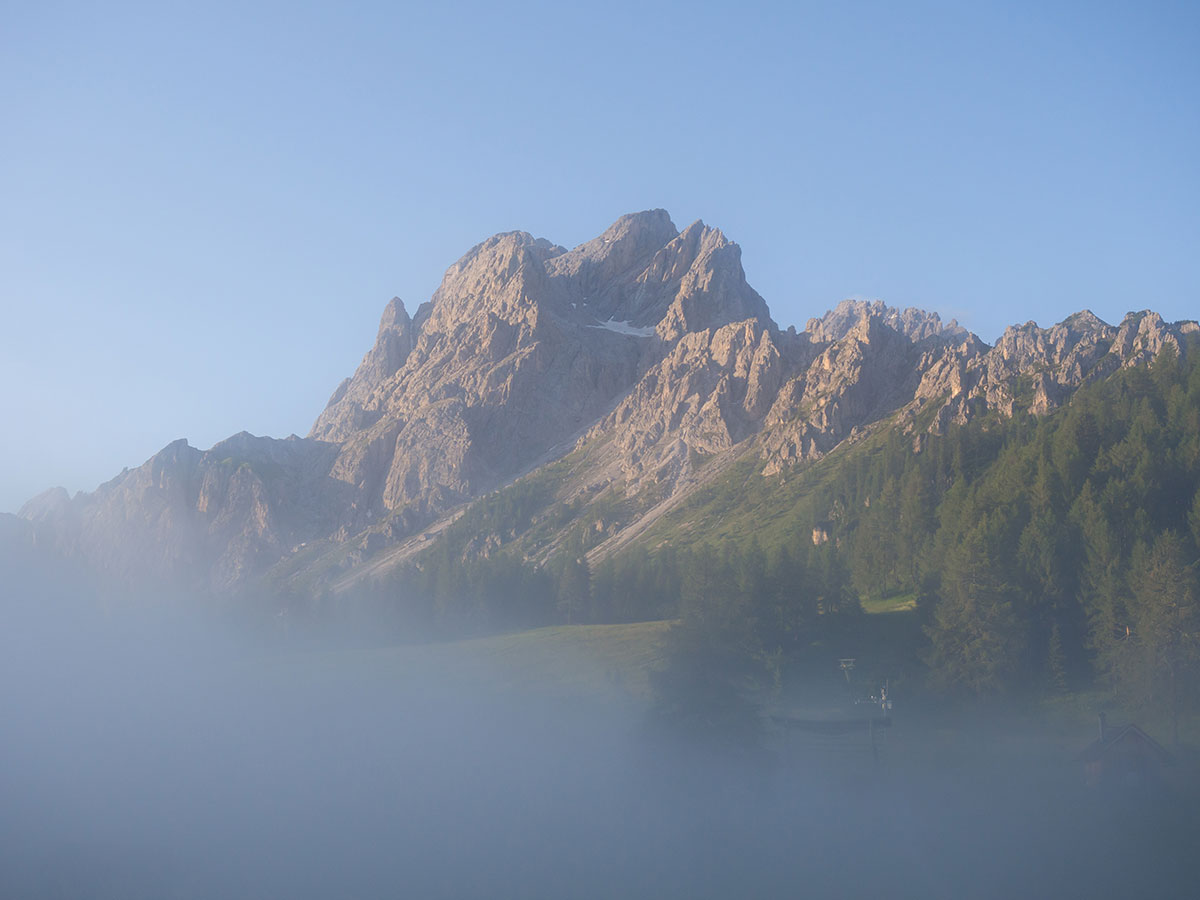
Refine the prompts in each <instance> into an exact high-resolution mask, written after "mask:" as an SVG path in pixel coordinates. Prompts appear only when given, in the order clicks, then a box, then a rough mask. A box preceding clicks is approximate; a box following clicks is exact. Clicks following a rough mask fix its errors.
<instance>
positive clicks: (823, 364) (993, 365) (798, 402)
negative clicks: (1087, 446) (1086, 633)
mask: <svg viewBox="0 0 1200 900" xmlns="http://www.w3.org/2000/svg"><path fill="white" fill-rule="evenodd" d="M1198 334H1200V329H1198V328H1197V325H1196V323H1194V322H1184V323H1174V324H1169V323H1166V322H1164V321H1163V320H1162V319H1161V317H1159V316H1158V315H1157V314H1155V313H1151V312H1141V313H1130V314H1129V315H1128V316H1127V317H1126V318H1125V320H1124V321H1123V322H1122V323H1121V324H1120V325H1119V326H1116V327H1114V326H1110V325H1107V324H1105V323H1104V322H1102V321H1100V320H1099V319H1098V318H1097V317H1096V316H1094V315H1092V314H1091V313H1090V312H1086V311H1085V312H1081V313H1077V314H1076V315H1074V316H1071V317H1070V318H1068V319H1067V320H1066V321H1064V322H1062V323H1060V324H1058V325H1055V326H1053V327H1051V328H1048V329H1042V328H1039V327H1037V326H1036V325H1035V324H1034V323H1032V322H1030V323H1027V324H1025V325H1022V326H1014V327H1012V328H1010V329H1008V330H1007V331H1006V332H1005V333H1004V335H1003V336H1002V337H1001V338H1000V340H999V341H998V342H997V344H996V346H995V347H991V348H989V347H988V346H987V345H985V344H984V343H983V342H982V341H980V340H979V338H977V337H976V336H975V335H973V334H971V333H969V332H968V331H966V330H965V329H963V328H961V327H960V326H959V325H958V324H957V323H956V322H953V321H952V322H950V323H948V324H946V323H943V322H942V321H941V319H940V318H939V317H938V316H937V315H936V314H932V313H927V312H923V311H921V310H916V309H905V310H897V309H893V308H890V307H888V306H886V305H884V304H883V303H880V302H863V301H849V300H848V301H845V302H843V303H841V304H839V305H838V306H837V307H836V308H835V309H833V310H830V311H828V312H826V313H825V314H824V315H823V316H821V317H819V318H813V319H810V320H809V322H808V324H807V327H806V328H805V330H804V331H802V332H799V333H797V332H796V331H795V329H788V330H787V331H781V330H780V329H779V328H778V327H777V326H776V324H775V323H774V322H773V321H772V320H771V317H770V313H769V311H768V309H767V305H766V303H765V302H764V300H763V299H762V297H760V296H759V295H758V294H757V293H756V292H755V291H754V290H753V289H752V288H751V287H750V286H749V285H748V284H747V283H746V277H745V273H744V272H743V270H742V265H741V251H740V248H739V247H738V246H737V244H734V243H732V242H730V241H729V240H728V239H727V238H726V237H725V236H724V235H723V234H722V233H721V232H720V231H719V230H717V229H714V228H710V227H708V226H706V225H705V224H704V223H702V222H695V223H693V224H692V225H689V226H688V227H687V228H685V229H684V230H683V231H682V232H679V231H678V230H677V229H676V228H675V226H674V224H673V223H672V222H671V219H670V217H669V216H668V215H667V213H666V212H664V211H663V210H652V211H647V212H642V213H636V214H633V215H628V216H623V217H622V218H620V219H618V220H617V221H616V222H615V223H613V225H612V226H611V227H610V228H608V229H607V230H606V231H605V232H604V233H603V234H601V235H600V236H599V237H597V238H595V239H594V240H591V241H588V242H587V243H584V244H581V245H580V246H578V247H576V248H574V249H572V250H568V249H566V248H564V247H561V246H558V245H556V244H553V243H551V242H550V241H547V240H544V239H540V238H535V237H533V236H531V235H529V234H526V233H524V232H508V233H504V234H497V235H494V236H493V237H491V238H488V239H487V240H485V241H483V242H482V243H480V244H478V245H477V246H475V247H473V248H472V249H471V250H470V251H468V252H467V253H466V254H465V255H464V256H463V257H462V258H461V259H460V260H459V261H458V262H456V263H455V264H454V265H452V266H451V267H450V268H449V269H448V270H447V271H446V275H445V277H444V278H443V280H442V283H441V286H440V287H439V288H438V290H437V291H436V292H435V293H434V295H433V297H432V298H431V300H430V301H429V302H427V303H423V304H421V306H420V307H419V308H418V309H417V311H416V313H415V315H413V316H411V317H410V315H409V313H408V311H407V310H406V308H405V306H404V304H403V303H402V302H401V301H400V300H399V299H393V300H392V301H391V302H390V303H388V304H387V306H386V308H385V309H384V312H383V316H382V319H381V321H380V325H379V331H378V334H377V336H376V339H375V343H374V346H373V347H372V348H371V349H370V350H369V351H368V352H367V354H366V355H365V356H364V357H363V360H362V363H361V364H360V365H359V367H358V369H357V371H356V372H355V373H354V374H353V376H352V377H350V378H348V379H346V380H345V381H344V382H342V384H341V385H339V386H338V388H337V390H336V391H334V393H333V396H332V397H331V398H330V400H329V403H328V405H327V406H326V407H325V409H324V410H323V411H322V412H321V414H320V415H319V416H318V418H317V420H316V422H315V423H314V425H313V428H312V431H311V433H310V435H309V436H308V437H307V438H297V437H295V436H293V437H291V438H288V439H287V440H273V439H270V438H260V437H254V436H252V435H249V434H245V433H242V434H239V435H235V436H234V437H232V438H229V439H228V440H226V441H222V442H221V443H220V444H217V445H216V446H214V447H213V448H211V449H210V450H208V451H201V450H197V449H195V448H193V447H190V446H188V445H187V443H186V442H185V441H176V442H175V443H173V444H170V445H169V446H167V447H166V448H165V449H164V450H162V451H161V452H160V453H158V454H156V455H155V456H154V457H153V458H152V459H150V460H149V461H147V462H146V463H145V464H144V465H142V466H140V467H139V468H137V469H134V470H132V471H126V472H123V473H122V474H121V475H119V476H117V477H116V478H115V479H113V480H112V481H110V482H108V483H107V484H105V485H102V486H101V487H100V488H99V489H97V490H96V491H95V492H94V493H92V494H81V495H77V496H76V497H74V498H72V497H68V496H67V494H66V493H65V492H64V491H62V490H61V489H60V490H56V491H50V492H47V493H45V494H43V495H41V496H40V497H37V498H35V499H34V500H31V501H30V502H29V503H28V504H27V505H26V506H25V507H24V509H22V511H21V514H20V520H13V522H8V523H0V524H4V526H5V530H4V532H3V533H0V539H3V541H4V543H5V546H11V547H19V546H23V545H24V544H23V543H22V542H27V543H29V544H30V545H36V546H37V547H39V548H43V549H44V548H50V549H51V550H52V551H53V552H54V553H56V554H58V556H59V557H62V558H66V559H70V560H73V561H75V562H77V563H79V564H82V565H84V566H87V567H90V568H91V569H92V570H93V571H101V572H104V573H106V574H107V575H109V576H110V577H111V578H113V579H114V580H115V581H117V582H119V583H140V584H147V585H149V584H171V585H179V584H181V583H182V584H186V585H190V586H193V587H197V588H199V589H203V590H208V591H212V590H215V591H218V592H229V591H236V590H238V589H241V588H245V587H247V586H250V585H253V584H254V583H255V579H257V578H259V577H260V576H261V575H262V574H263V573H264V572H265V571H266V570H267V569H269V568H270V567H271V566H273V565H275V564H276V563H278V562H280V561H281V560H297V559H302V558H305V557H304V554H305V553H306V552H307V551H305V549H304V548H305V546H306V545H308V544H310V543H312V542H315V543H319V544H320V545H321V546H322V547H337V546H339V545H344V546H347V547H353V548H354V549H353V552H352V553H350V554H348V555H347V556H346V557H345V559H344V561H343V564H345V565H353V564H354V563H355V562H358V561H362V560H363V559H365V558H366V557H367V556H369V555H370V554H372V553H374V552H377V551H378V550H380V549H381V548H382V547H386V546H387V545H389V544H391V543H393V542H395V541H397V540H399V539H402V538H404V537H405V536H406V535H410V534H412V533H413V532H414V531H415V530H416V529H420V528H423V527H425V525H426V524H427V523H429V522H430V521H432V520H433V519H436V518H437V517H438V516H439V515H441V514H442V513H445V512H447V511H448V510H451V509H452V508H453V507H455V506H457V505H458V504H461V503H463V502H465V501H469V500H471V499H472V498H474V497H477V496H479V495H480V494H481V493H484V492H486V491H489V490H492V489H494V488H496V487H499V486H501V485H504V484H506V483H508V482H510V481H511V480H513V479H514V478H515V477H517V476H519V475H521V474H522V473H524V472H527V471H530V470H532V469H534V468H536V467H537V466H539V465H541V464H543V463H546V462H549V461H551V460H554V459H556V458H559V457H560V456H562V455H564V454H566V453H568V452H570V451H571V450H572V449H574V448H580V449H586V450H587V458H588V459H589V464H588V467H589V468H590V469H591V470H592V474H591V475H589V476H588V477H592V478H594V479H595V480H596V482H597V483H604V484H609V483H612V482H613V481H614V480H621V481H622V482H623V483H624V485H625V488H626V489H627V490H629V491H632V492H635V493H636V492H638V491H640V490H642V489H644V488H647V487H653V488H654V490H655V492H656V496H670V495H671V494H672V493H673V492H674V494H675V495H676V496H682V495H683V494H684V493H686V491H687V490H689V489H690V485H692V484H694V483H695V479H694V477H693V476H695V474H696V472H697V471H698V470H699V469H700V468H701V467H702V466H703V465H704V464H705V461H706V460H708V459H710V458H713V457H722V458H731V454H741V453H751V454H754V455H756V456H757V457H758V458H760V459H761V460H762V465H763V471H764V472H765V473H766V474H771V473H775V472H780V471H782V470H784V469H786V468H788V467H790V466H794V465H797V464H799V463H803V462H805V461H808V460H812V459H815V458H818V457H820V456H822V455H823V454H826V453H828V452H830V451H831V450H832V449H833V448H835V447H836V446H837V445H838V444H840V443H841V442H843V441H845V440H847V439H854V437H855V436H856V435H858V434H861V433H863V432H864V431H865V430H866V429H869V428H870V427H871V426H873V425H875V424H876V423H879V422H882V421H884V420H887V419H889V418H890V417H892V416H894V415H896V414H899V415H900V416H901V419H902V420H904V421H907V422H908V423H909V425H908V427H910V428H911V423H913V422H915V421H916V418H917V413H922V412H929V413H931V416H930V419H931V420H932V422H933V425H932V426H931V430H933V431H937V430H940V429H944V428H945V427H947V426H948V425H949V424H950V423H952V422H965V421H967V420H968V419H969V418H970V417H972V416H974V415H978V414H980V413H983V412H989V411H990V412H994V413H999V414H1001V415H1014V414H1016V413H1017V412H1018V411H1020V410H1028V411H1030V412H1032V413H1035V414H1043V413H1046V412H1049V411H1051V410H1053V409H1054V408H1056V407H1057V406H1059V405H1061V404H1062V403H1064V402H1066V401H1067V400H1068V399H1069V398H1070V395H1071V393H1072V392H1073V391H1074V390H1076V389H1077V388H1078V387H1079V386H1080V385H1082V384H1084V383H1086V382H1088V381H1089V380H1092V379H1095V378H1100V377H1103V376H1105V375H1107V374H1110V373H1111V372H1113V371H1115V370H1116V369H1118V368H1120V367H1122V366H1130V365H1139V364H1144V363H1146V362H1148V361H1149V360H1151V359H1153V358H1154V356H1155V355H1157V354H1158V353H1159V352H1160V351H1161V350H1162V349H1163V348H1164V347H1166V346H1172V347H1175V348H1176V349H1177V350H1178V351H1179V352H1180V353H1187V352H1189V349H1190V347H1191V346H1192V344H1193V343H1194V342H1195V341H1196V340H1197V335H1198ZM921 421H922V422H924V421H927V419H925V418H922V419H921Z"/></svg>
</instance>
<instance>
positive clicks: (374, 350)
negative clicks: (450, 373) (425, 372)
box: [310, 297, 416, 441]
mask: <svg viewBox="0 0 1200 900" xmlns="http://www.w3.org/2000/svg"><path fill="white" fill-rule="evenodd" d="M415 341H416V327H415V325H414V323H413V320H412V319H411V318H409V315H408V310H406V309H405V308H404V301H402V300H401V299H400V298H399V297H393V298H392V299H391V300H390V301H389V302H388V304H387V306H385V307H384V310H383V315H382V316H381V317H380V320H379V331H378V333H377V334H376V335H375V344H374V345H373V346H372V347H371V349H370V350H368V351H367V353H366V355H365V356H364V357H363V359H362V362H361V363H359V366H358V369H357V370H356V371H355V373H354V375H353V376H352V377H350V378H347V379H345V380H344V381H343V382H342V383H341V384H339V385H338V387H337V389H336V390H335V391H334V392H333V396H331V397H330V398H329V402H328V403H327V404H326V406H325V409H324V410H323V411H322V412H321V415H320V416H318V417H317V421H316V422H315V423H314V424H313V427H312V431H311V432H310V436H311V437H314V438H319V439H321V440H328V441H340V440H345V438H347V437H348V436H349V435H350V434H352V433H353V432H354V431H355V430H357V429H359V428H362V427H363V426H364V425H366V424H367V419H368V418H369V416H365V415H364V410H365V409H366V407H367V406H369V404H370V398H371V395H372V394H373V393H374V392H375V391H376V390H377V389H378V388H379V387H380V385H382V384H383V383H384V382H385V381H386V380H387V379H388V378H391V377H392V376H393V375H395V374H396V372H397V371H399V369H400V367H401V366H402V365H404V362H405V360H407V359H408V355H409V354H410V353H411V352H412V349H413V344H414V343H415Z"/></svg>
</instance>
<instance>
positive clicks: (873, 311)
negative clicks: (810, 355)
mask: <svg viewBox="0 0 1200 900" xmlns="http://www.w3.org/2000/svg"><path fill="white" fill-rule="evenodd" d="M872 321H877V322H880V323H882V324H884V325H886V326H887V327H888V328H890V329H892V330H893V331H896V332H899V333H900V334H903V335H904V336H905V337H907V338H908V339H909V340H910V341H921V340H924V339H925V338H928V337H933V336H935V335H940V336H944V337H952V338H960V337H966V336H967V334H968V332H967V330H966V329H965V328H962V327H960V326H959V324H958V322H956V321H954V320H953V319H951V320H950V322H949V324H945V325H944V324H943V323H942V319H941V316H939V315H938V314H937V313H935V312H926V311H925V310H923V309H915V308H913V307H908V308H906V309H897V308H895V307H891V306H888V305H887V304H886V303H884V302H883V301H881V300H843V301H842V302H841V303H839V304H838V305H837V306H836V307H834V308H833V309H831V310H827V311H826V312H825V315H823V316H821V317H820V318H812V319H809V320H808V325H807V326H806V328H805V330H806V331H807V332H808V333H809V334H810V335H811V336H812V339H813V340H814V341H817V342H825V341H830V342H832V341H840V340H841V339H842V338H844V337H846V336H847V335H848V334H849V333H850V332H851V331H852V330H853V329H856V328H857V329H859V330H860V331H862V330H863V329H864V328H867V327H868V323H870V322H872Z"/></svg>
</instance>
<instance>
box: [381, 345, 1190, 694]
mask: <svg viewBox="0 0 1200 900" xmlns="http://www.w3.org/2000/svg"><path fill="white" fill-rule="evenodd" d="M1198 462H1200V363H1198V362H1197V361H1195V360H1194V359H1193V360H1189V361H1187V362H1182V361H1180V360H1178V359H1177V358H1176V356H1175V355H1174V353H1172V352H1169V351H1168V352H1165V353H1164V354H1162V355H1161V356H1160V357H1159V358H1158V359H1157V360H1156V361H1155V362H1154V363H1153V365H1152V366H1150V367H1133V368H1129V369H1125V370H1122V371H1120V372H1118V373H1116V374H1115V375H1113V376H1111V377H1109V378H1108V379H1106V380H1104V381H1101V382H1098V383H1095V384H1093V385H1090V386H1088V387H1085V388H1083V389H1081V390H1080V391H1079V392H1078V393H1077V394H1076V395H1075V397H1074V398H1073V400H1072V402H1071V403H1070V404H1069V405H1068V406H1066V407H1064V408H1062V409H1060V410H1059V411H1057V412H1055V413H1052V414H1050V415H1047V416H1044V417H1040V418H1039V417H1034V416H1032V415H1028V414H1022V413H1018V414H1017V415H1014V416H1013V417H1012V418H1005V417H1001V416H996V415H990V416H986V417H979V418H976V419H975V420H973V421H972V422H970V423H969V424H967V425H964V426H957V427H951V428H950V429H949V430H948V431H947V432H946V433H945V434H944V435H942V436H934V435H927V434H925V433H924V432H923V431H921V430H920V429H919V428H913V429H910V430H908V431H905V430H904V429H902V428H899V427H895V426H894V425H892V424H888V425H886V426H885V427H883V428H881V429H879V430H878V431H877V433H875V434H874V435H871V436H868V437H867V438H865V439H863V440H860V441H858V442H857V443H854V444H851V445H847V446H844V447H842V448H840V449H839V450H838V451H835V452H834V453H833V454H830V455H829V456H828V457H826V458H824V459H823V460H821V461H820V462H818V463H816V464H814V465H811V466H808V467H804V468H802V469H800V470H798V471H795V472H794V473H785V474H784V475H776V476H765V475H763V474H761V461H759V460H754V459H750V458H749V457H746V458H743V460H742V461H741V462H740V463H739V464H737V465H736V466H733V467H732V468H731V469H730V470H729V472H728V473H726V474H725V476H724V477H723V478H722V479H721V480H719V481H717V482H715V483H713V484H712V485H710V486H709V487H707V488H705V489H704V490H701V491H697V492H695V494H694V495H693V496H692V497H690V498H689V499H688V501H687V503H686V504H684V505H683V506H682V507H681V508H679V509H678V510H676V511H674V512H672V514H670V515H669V516H666V517H664V519H663V520H662V521H661V522H660V523H658V525H657V526H656V527H655V528H654V529H652V530H651V531H650V532H649V533H648V534H647V535H646V536H645V537H644V539H643V540H641V541H639V542H638V543H637V544H635V545H634V546H633V547H632V548H631V549H628V550H626V551H624V552H622V553H619V554H617V555H615V556H613V557H610V558H608V559H606V560H604V561H602V562H600V563H598V564H597V565H596V566H595V568H594V570H593V569H592V568H591V567H590V566H589V565H588V561H587V559H588V558H587V555H586V551H587V550H588V544H587V538H586V535H587V530H586V529H576V531H575V532H572V534H573V535H574V537H573V538H572V539H571V540H568V541H565V542H563V544H562V545H561V546H560V547H559V549H558V551H557V553H556V554H555V555H553V556H552V557H550V558H549V560H548V561H545V562H542V563H533V562H531V561H529V559H527V555H528V554H527V551H528V550H529V544H528V542H523V537H526V536H528V535H530V534H532V533H535V532H537V531H538V528H539V527H540V528H541V529H542V530H543V531H544V530H545V528H547V527H549V526H551V525H553V526H554V527H566V526H568V525H569V524H570V522H571V521H572V519H571V516H572V509H571V508H570V506H569V505H567V506H564V505H562V504H559V505H557V506H553V505H552V506H550V507H549V510H550V511H549V512H546V510H547V507H546V502H547V499H548V497H549V496H550V495H549V494H547V493H546V488H545V485H544V484H540V483H539V482H537V481H528V482H518V483H517V484H516V485H514V486H513V487H512V488H509V489H507V490H506V491H502V492H499V493H497V494H495V495H492V496H491V497H488V498H485V500H484V501H482V502H481V503H479V504H477V505H476V506H475V507H473V508H472V509H470V510H469V511H468V513H467V515H466V516H464V517H463V518H462V519H460V521H459V522H458V523H456V524H455V526H454V527H453V529H452V530H451V531H449V532H448V533H447V535H446V536H445V537H444V538H443V539H442V540H440V541H438V542H437V544H435V545H434V546H433V547H431V548H430V549H429V550H428V551H426V552H425V553H424V554H422V555H421V556H420V557H419V558H418V560H417V562H416V563H415V564H414V565H411V566H409V567H408V568H406V569H405V570H403V571H402V572H400V573H398V574H396V575H394V576H392V577H391V578H390V579H389V580H388V581H386V582H384V583H380V584H377V585H375V586H374V587H373V589H372V590H371V591H370V592H369V593H370V594H371V596H372V602H373V603H379V604H382V605H384V606H385V607H391V608H395V609H397V610H403V611H404V618H405V621H406V622H407V623H409V624H411V623H413V622H419V623H421V624H422V625H423V626H424V627H426V628H428V629H430V630H431V631H432V632H433V633H436V634H439V635H449V634H464V633H480V632H486V631H489V630H495V629H497V628H504V627H514V626H518V625H521V626H524V625H534V624H544V623H552V622H619V621H636V620H639V619H641V620H645V619H656V618H664V617H675V616H681V617H682V618H683V620H684V625H683V628H684V629H687V630H692V631H694V632H695V634H696V635H697V637H696V638H695V639H696V641H697V642H698V644H697V646H709V648H710V649H712V648H715V647H717V646H718V645H719V646H720V647H721V648H724V649H723V650H722V652H726V651H730V652H733V653H734V655H736V656H739V657H740V658H741V659H743V660H757V662H758V663H759V664H761V665H760V666H759V670H758V671H759V673H760V675H762V674H763V673H766V674H765V676H764V677H770V673H771V672H774V673H775V674H776V676H778V675H779V673H780V672H781V671H783V672H786V670H788V668H789V667H802V668H803V667H807V666H813V665H816V666H825V665H828V663H829V660H828V659H826V657H831V656H836V651H837V649H838V647H846V646H851V647H852V646H854V645H855V642H856V641H857V642H859V643H861V641H862V640H863V639H864V635H866V634H868V633H869V636H870V640H871V641H872V642H874V644H875V645H879V644H880V643H881V642H882V643H883V644H885V645H890V647H889V651H888V652H890V653H891V654H892V655H893V657H896V656H905V655H907V657H908V658H910V659H911V660H913V661H919V664H918V665H917V671H920V672H922V673H923V680H924V681H925V683H926V684H927V685H928V687H929V688H931V689H933V690H937V691H944V692H949V693H967V694H972V695H994V694H1000V693H1018V694H1045V693H1053V692H1060V691H1065V690H1068V689H1079V688H1085V687H1091V686H1095V685H1106V686H1111V687H1113V688H1114V689H1116V690H1118V691H1120V692H1121V693H1122V694H1123V695H1124V696H1125V697H1126V698H1127V699H1130V700H1133V701H1139V702H1151V703H1154V704H1156V705H1160V706H1162V707H1163V708H1170V709H1175V708H1177V707H1178V706H1179V704H1180V703H1182V702H1183V700H1184V695H1185V693H1187V692H1185V690H1184V687H1185V685H1190V684H1194V679H1195V675H1196V664H1197V661H1198V658H1200V637H1198V636H1200V608H1198V604H1197V588H1196V560H1197V556H1198V552H1197V547H1198V544H1200V494H1198V488H1200V466H1198V465H1197V463H1198ZM479 534H491V535H495V536H496V537H495V538H494V540H493V542H492V543H493V544H494V546H489V547H487V548H481V547H480V546H478V539H477V537H476V536H477V535H479ZM866 611H871V612H889V611H891V612H892V614H890V615H886V616H872V615H868V614H867V612H866ZM914 620H916V621H915V622H914ZM885 621H886V622H887V623H888V624H887V626H886V627H884V626H883V625H882V624H881V623H883V622H885ZM918 622H919V623H920V626H921V627H919V628H918V627H916V624H917V623H918ZM1191 693H1194V692H1191ZM1189 696H1190V694H1189Z"/></svg>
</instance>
